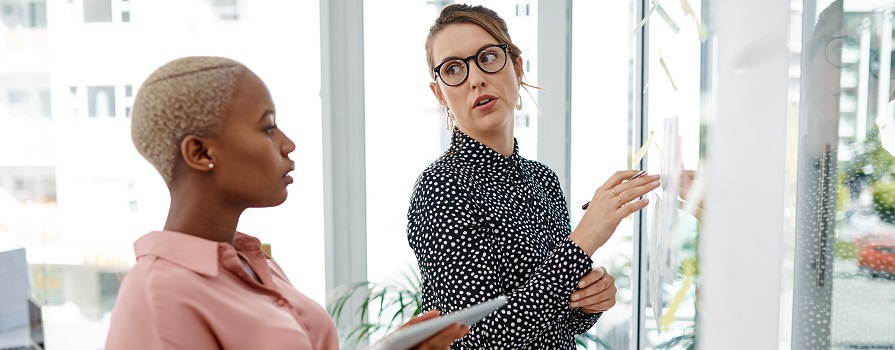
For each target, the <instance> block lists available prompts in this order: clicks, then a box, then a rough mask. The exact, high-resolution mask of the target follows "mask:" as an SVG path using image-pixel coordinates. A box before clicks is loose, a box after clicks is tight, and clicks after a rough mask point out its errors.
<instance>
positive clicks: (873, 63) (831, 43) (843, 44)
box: [824, 36, 895, 80]
mask: <svg viewBox="0 0 895 350" xmlns="http://www.w3.org/2000/svg"><path fill="white" fill-rule="evenodd" d="M824 41H826V45H825V46H824V58H826V59H827V62H829V63H830V64H831V65H833V66H834V67H837V68H842V65H843V62H842V54H843V52H844V51H845V50H846V48H854V49H857V48H858V47H860V42H858V41H857V40H855V39H854V38H852V37H849V36H837V37H831V38H824ZM889 55H890V56H889V57H890V60H889V65H890V67H892V69H891V70H890V71H889V74H890V76H889V79H890V80H891V79H895V52H890V53H889ZM879 61H880V55H879V50H877V49H875V48H871V49H870V74H873V77H874V78H877V79H879V69H880V62H879Z"/></svg>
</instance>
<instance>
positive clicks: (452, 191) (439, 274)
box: [408, 172, 592, 349]
mask: <svg viewBox="0 0 895 350" xmlns="http://www.w3.org/2000/svg"><path fill="white" fill-rule="evenodd" d="M499 233H500V228H499V227H496V226H495V225H494V224H493V223H487V220H486V217H485V214H484V212H483V211H482V210H481V206H480V205H479V204H478V203H477V202H476V199H475V197H473V196H472V195H471V192H470V191H469V189H468V188H464V186H462V185H460V184H459V183H458V181H457V178H456V177H455V176H448V175H445V174H434V173H430V172H425V173H423V175H421V176H420V179H419V180H418V181H417V185H416V188H415V189H414V192H413V196H412V198H411V205H410V210H409V212H408V238H409V241H410V246H411V248H412V249H413V251H414V254H416V257H417V261H418V262H419V265H420V274H421V276H422V282H423V296H424V300H423V307H424V308H426V309H431V308H437V309H439V310H440V311H441V312H442V313H450V312H454V311H457V310H460V309H463V308H465V307H468V306H471V305H475V304H478V303H481V302H484V301H487V300H489V299H491V298H494V297H497V296H498V295H500V294H501V289H502V283H501V281H500V275H499V274H498V269H497V266H496V261H494V259H493V257H494V256H497V255H496V254H495V253H496V251H495V250H496V249H498V248H499V247H498V245H497V244H496V237H495V236H496V235H497V234H499ZM591 263H592V262H591V259H590V257H588V256H587V255H586V254H585V253H584V251H582V250H581V248H579V247H578V246H577V245H576V244H575V243H573V242H572V241H571V240H569V239H568V237H565V238H564V239H562V240H561V241H559V242H558V244H557V245H556V247H555V248H554V249H553V251H551V252H550V253H549V255H548V256H547V257H546V259H545V260H544V262H543V264H541V265H540V267H539V268H537V269H536V270H535V272H534V273H533V274H532V275H531V276H530V279H529V280H528V281H526V282H525V283H524V284H522V285H520V286H519V287H518V288H516V289H515V290H509V291H506V293H505V295H506V297H507V299H508V303H507V305H506V306H504V307H503V308H501V309H500V310H497V311H496V312H493V313H491V314H490V315H488V316H487V317H485V318H484V319H482V320H481V321H479V322H478V323H476V324H475V325H474V326H473V327H472V329H471V331H470V333H469V334H468V335H467V336H465V337H463V338H462V339H460V340H459V341H458V342H457V343H455V348H479V349H505V348H524V347H527V346H529V345H530V344H531V343H532V341H534V340H535V339H538V337H539V335H541V334H542V333H544V332H545V331H546V329H548V328H549V327H551V326H554V325H555V324H556V323H560V322H569V317H570V315H571V313H572V311H574V310H573V309H572V308H571V306H570V305H569V303H570V302H569V296H570V295H571V293H572V291H574V290H575V289H576V287H577V283H578V280H579V279H580V278H581V277H582V276H584V275H585V274H586V273H587V272H588V271H590V269H591Z"/></svg>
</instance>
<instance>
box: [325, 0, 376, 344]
mask: <svg viewBox="0 0 895 350" xmlns="http://www.w3.org/2000/svg"><path fill="white" fill-rule="evenodd" d="M363 30H364V28H363V1H362V0H320V48H321V50H320V51H321V52H320V53H321V55H320V58H321V91H320V98H321V104H322V106H321V107H322V108H321V111H322V118H323V120H322V131H323V137H322V139H323V202H324V235H325V236H324V246H325V261H326V266H325V269H326V291H327V293H332V292H333V291H334V290H335V289H336V288H338V287H340V286H345V285H350V284H354V283H357V282H362V281H366V279H367V234H366V170H365V160H366V157H365V154H366V153H365V138H364V125H365V123H364V45H363V43H364V41H363V40H364V35H363ZM361 298H362V296H361V295H357V296H356V297H355V298H354V299H353V300H351V301H350V302H349V303H348V304H347V305H346V310H349V311H346V312H344V313H343V315H346V314H347V315H346V316H344V317H342V318H341V319H339V320H336V321H337V322H338V324H339V325H340V328H341V329H347V328H353V327H355V326H358V325H359V324H360V320H358V319H355V318H353V317H354V316H353V310H355V309H356V308H357V307H358V306H359V305H360V302H361ZM340 333H341V334H347V333H345V332H340Z"/></svg>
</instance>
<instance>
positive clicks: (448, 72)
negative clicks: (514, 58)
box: [434, 44, 510, 86]
mask: <svg viewBox="0 0 895 350" xmlns="http://www.w3.org/2000/svg"><path fill="white" fill-rule="evenodd" d="M509 46H510V45H509V44H494V45H488V46H485V47H483V48H482V49H481V50H480V51H479V53H477V54H475V55H472V56H469V57H466V58H450V59H448V60H446V61H444V62H441V64H439V65H438V66H436V67H435V69H434V71H435V74H436V75H438V77H439V78H441V81H442V82H443V83H445V85H448V86H457V85H460V84H463V82H464V81H466V78H468V77H469V63H468V62H469V60H471V59H473V58H475V65H476V66H479V69H481V70H482V71H483V72H485V73H497V72H500V70H501V69H503V67H504V66H506V65H507V47H509Z"/></svg>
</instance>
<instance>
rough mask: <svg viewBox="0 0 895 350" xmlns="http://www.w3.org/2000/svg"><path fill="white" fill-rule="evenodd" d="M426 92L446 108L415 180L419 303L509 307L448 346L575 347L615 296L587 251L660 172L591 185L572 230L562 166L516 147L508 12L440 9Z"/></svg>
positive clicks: (516, 90) (429, 43)
mask: <svg viewBox="0 0 895 350" xmlns="http://www.w3.org/2000/svg"><path fill="white" fill-rule="evenodd" d="M426 58H427V61H428V64H429V68H430V69H431V71H430V72H429V73H430V74H431V76H432V79H433V82H432V83H430V88H431V89H432V93H433V94H434V95H435V98H436V99H437V100H438V102H439V103H440V104H441V105H442V106H443V107H444V108H446V109H447V112H448V124H449V125H450V127H451V128H452V130H453V137H452V140H451V145H450V148H449V149H448V150H447V151H446V152H445V153H444V155H442V156H441V157H440V158H439V159H437V160H436V161H435V162H433V163H432V164H431V165H429V167H427V168H426V169H425V170H424V171H423V173H422V174H421V175H420V176H419V178H418V179H417V183H416V186H415V188H414V191H413V195H412V197H411V200H410V208H409V210H408V214H407V216H408V239H409V242H410V246H411V248H412V249H413V251H414V253H415V255H416V258H417V260H418V262H419V266H420V272H421V276H422V282H423V308H424V309H439V310H441V311H442V312H445V313H450V312H453V311H456V310H460V309H462V308H465V307H468V306H470V305H474V304H477V303H480V302H483V301H486V300H489V299H492V298H495V297H497V296H500V295H505V296H507V298H508V299H509V302H508V304H507V306H505V307H503V308H501V309H499V310H497V311H495V312H493V313H492V314H490V315H489V316H487V317H485V318H484V319H483V320H481V321H479V322H478V323H476V324H475V325H474V326H473V327H472V330H471V331H470V333H469V334H468V335H467V336H465V337H464V338H461V339H460V340H459V341H458V342H457V343H455V344H454V345H453V346H452V347H453V348H455V349H519V348H524V349H574V348H575V342H574V336H575V335H576V334H580V333H583V332H586V331H587V330H588V329H590V328H591V327H592V326H593V325H594V323H595V322H597V319H598V318H599V317H600V315H601V313H602V312H603V311H605V310H607V309H609V308H610V307H612V306H613V305H615V293H616V288H615V285H614V281H615V279H614V278H613V277H612V276H611V275H609V274H608V273H606V270H605V268H592V261H591V258H590V257H591V256H592V255H593V254H594V253H595V252H596V251H597V250H598V248H600V247H601V246H602V245H603V244H605V243H606V241H607V240H608V239H609V237H610V236H611V235H612V233H613V232H614V231H615V229H616V226H618V224H619V222H620V221H621V219H622V218H624V217H626V216H628V215H629V214H631V213H633V212H636V211H638V210H640V209H642V208H644V207H645V206H646V205H647V204H648V200H646V199H643V200H637V198H639V197H641V196H643V195H644V194H646V193H647V192H649V191H651V190H653V189H655V188H657V187H658V176H650V175H647V176H642V177H640V178H637V179H635V180H630V181H625V180H626V179H628V178H630V177H632V176H633V175H635V174H636V173H637V171H633V170H630V171H619V172H617V173H616V174H615V175H613V176H611V177H610V178H609V179H608V180H607V181H606V183H605V184H604V185H603V186H601V187H600V188H598V189H597V190H596V191H595V193H594V196H593V198H592V201H591V202H590V204H589V206H588V208H587V211H586V213H585V215H584V217H583V218H582V220H581V222H580V223H579V225H578V226H577V228H576V229H575V231H574V232H571V229H570V224H569V214H568V209H567V206H566V202H565V199H564V197H563V194H562V190H561V188H560V185H559V180H558V178H557V176H556V175H555V174H554V173H553V171H551V170H550V169H549V168H547V167H546V166H544V165H543V164H541V163H538V162H535V161H531V160H528V159H525V158H523V157H521V156H520V155H519V148H518V145H517V143H516V141H515V138H514V137H513V127H514V113H515V111H516V110H518V109H521V103H522V102H521V101H522V100H521V97H520V90H521V89H522V88H525V87H529V86H531V85H528V84H526V83H525V82H524V79H523V78H524V75H523V71H522V57H521V51H520V49H519V48H518V47H517V46H516V45H514V44H513V42H512V40H510V35H509V33H508V31H507V26H506V22H504V20H503V19H502V18H500V16H498V15H497V13H495V12H494V11H492V10H490V9H487V8H485V7H482V6H468V5H459V4H457V5H451V6H447V7H445V8H444V9H443V10H442V12H441V14H440V15H439V17H438V18H437V19H436V20H435V24H434V25H433V26H432V27H431V29H430V31H429V36H428V38H427V40H426Z"/></svg>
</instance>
